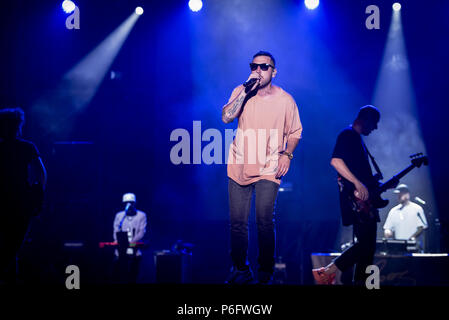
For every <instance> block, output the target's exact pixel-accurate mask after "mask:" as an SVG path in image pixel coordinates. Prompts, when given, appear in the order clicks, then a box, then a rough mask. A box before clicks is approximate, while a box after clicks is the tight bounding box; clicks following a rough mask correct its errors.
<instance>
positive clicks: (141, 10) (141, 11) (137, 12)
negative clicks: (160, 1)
mask: <svg viewBox="0 0 449 320" xmlns="http://www.w3.org/2000/svg"><path fill="white" fill-rule="evenodd" d="M135 12H136V14H137V15H139V16H141V15H142V14H143V8H142V7H137V8H136V11H135Z"/></svg>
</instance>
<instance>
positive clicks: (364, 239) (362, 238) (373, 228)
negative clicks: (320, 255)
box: [334, 220, 377, 285]
mask: <svg viewBox="0 0 449 320" xmlns="http://www.w3.org/2000/svg"><path fill="white" fill-rule="evenodd" d="M353 229H354V235H355V236H356V237H357V242H356V243H354V244H353V245H352V246H350V247H349V248H348V249H346V250H345V251H344V252H343V253H342V254H341V256H339V257H337V258H336V259H335V260H334V263H335V265H336V266H337V268H338V269H340V270H341V271H345V270H348V269H349V268H351V267H352V266H354V264H355V270H354V283H355V284H358V285H364V284H365V280H366V278H367V276H368V274H366V273H365V272H366V267H368V266H369V265H372V264H373V260H374V253H375V252H376V238H377V222H376V221H374V220H373V221H366V222H360V221H355V222H354V225H353Z"/></svg>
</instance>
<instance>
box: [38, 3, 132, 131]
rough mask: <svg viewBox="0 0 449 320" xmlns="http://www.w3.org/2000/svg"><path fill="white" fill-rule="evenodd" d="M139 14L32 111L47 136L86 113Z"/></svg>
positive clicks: (124, 23) (79, 65)
mask: <svg viewBox="0 0 449 320" xmlns="http://www.w3.org/2000/svg"><path fill="white" fill-rule="evenodd" d="M139 17H140V15H137V14H135V13H134V12H133V13H132V14H131V15H130V16H129V17H128V18H127V19H126V20H125V21H124V22H123V23H122V24H121V25H120V26H119V27H118V28H117V29H115V30H114V31H113V32H112V33H111V34H110V35H109V36H108V37H107V38H106V39H104V40H103V41H102V42H101V43H100V44H99V45H98V46H97V47H96V48H95V49H94V50H92V51H91V52H90V53H89V54H88V55H87V56H85V57H84V58H83V59H82V60H81V61H80V62H79V63H78V64H76V65H75V66H74V67H73V68H72V69H71V70H70V71H68V72H67V73H66V74H65V75H64V76H63V78H62V81H61V83H60V84H59V86H58V87H57V88H56V89H55V90H53V91H52V93H51V94H49V95H47V96H45V97H44V98H42V99H40V100H39V101H37V102H36V103H35V104H34V105H33V106H32V109H31V112H32V114H33V115H34V116H36V118H37V119H39V120H38V121H39V122H40V123H41V124H42V125H43V126H44V128H46V129H47V131H48V133H50V132H53V133H60V132H62V131H65V130H67V129H68V128H69V127H70V120H69V118H70V117H71V116H72V115H74V114H75V113H77V112H79V111H81V110H83V109H84V108H85V107H86V106H87V105H88V104H89V103H90V101H91V100H92V98H93V97H94V96H95V93H96V92H97V90H98V87H99V86H100V84H101V82H102V80H103V78H104V76H105V74H106V73H107V71H108V69H109V68H110V66H111V64H112V62H113V61H114V59H115V57H116V56H117V54H118V52H119V51H120V49H121V47H122V45H123V43H124V42H125V40H126V38H127V37H128V35H129V33H130V31H131V30H132V28H133V26H134V24H135V23H136V21H137V19H138V18H139Z"/></svg>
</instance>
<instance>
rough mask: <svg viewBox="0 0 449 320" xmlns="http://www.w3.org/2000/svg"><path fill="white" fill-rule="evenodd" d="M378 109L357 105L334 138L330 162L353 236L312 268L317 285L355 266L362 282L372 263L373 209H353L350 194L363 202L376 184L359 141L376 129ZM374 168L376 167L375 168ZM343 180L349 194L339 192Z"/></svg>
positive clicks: (356, 276) (357, 278) (344, 220)
mask: <svg viewBox="0 0 449 320" xmlns="http://www.w3.org/2000/svg"><path fill="white" fill-rule="evenodd" d="M379 120H380V112H379V110H378V109H377V108H375V107H374V106H370V105H367V106H364V107H362V108H360V110H359V113H358V115H357V118H356V119H355V120H354V122H353V124H352V126H350V127H348V128H346V129H344V130H343V131H342V132H341V133H340V134H339V135H338V138H337V142H336V144H335V147H334V151H333V154H332V160H331V165H332V166H333V167H334V168H335V170H336V171H337V173H338V180H339V185H340V209H341V214H342V223H343V225H344V226H349V225H352V226H353V232H354V235H355V237H356V239H357V241H355V242H354V244H353V245H352V246H351V247H349V248H348V249H346V250H345V251H344V252H343V253H342V254H341V256H339V257H337V258H336V259H335V260H334V261H333V262H332V263H330V264H329V265H328V266H326V267H322V268H319V269H314V270H313V275H314V278H315V280H316V281H317V282H318V283H320V284H331V283H332V282H333V281H334V278H335V274H336V271H337V270H341V271H345V270H347V269H349V268H351V267H353V266H354V265H355V270H354V284H356V285H364V283H365V279H366V276H367V275H366V273H365V270H366V267H367V266H369V265H371V264H372V263H373V258H374V253H375V249H376V235H377V223H378V222H380V219H379V213H378V210H377V209H376V208H374V207H373V208H371V209H370V210H369V212H357V210H356V209H355V208H354V202H353V201H350V199H348V198H350V197H351V196H355V197H356V198H358V199H359V200H362V201H367V200H368V199H369V197H370V191H369V190H370V189H371V188H373V187H375V185H376V184H378V182H377V180H376V178H375V177H373V172H372V170H371V166H370V162H369V152H368V150H367V148H366V146H365V144H364V142H363V140H362V135H363V136H368V135H369V134H370V133H371V132H372V131H374V130H375V129H377V124H378V122H379ZM376 169H377V168H376ZM343 182H345V183H349V184H351V186H353V189H351V193H353V195H352V194H348V192H346V193H345V192H342V188H343Z"/></svg>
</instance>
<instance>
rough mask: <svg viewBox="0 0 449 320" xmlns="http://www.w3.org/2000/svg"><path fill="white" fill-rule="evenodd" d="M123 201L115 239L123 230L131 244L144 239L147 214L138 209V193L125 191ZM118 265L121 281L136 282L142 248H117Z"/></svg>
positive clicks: (116, 221) (116, 272)
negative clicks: (123, 206)
mask: <svg viewBox="0 0 449 320" xmlns="http://www.w3.org/2000/svg"><path fill="white" fill-rule="evenodd" d="M122 201H123V203H124V205H125V210H123V211H120V212H118V213H117V214H116V215H115V219H114V233H113V237H114V241H117V238H118V237H117V234H118V233H119V232H122V233H123V234H124V235H126V236H127V238H128V242H129V243H130V244H132V243H136V242H139V241H140V240H142V239H143V237H144V236H145V232H146V227H147V215H146V214H145V212H143V211H140V210H137V208H136V195H135V194H134V193H125V194H124V195H123V198H122ZM115 256H116V267H115V269H116V270H115V274H116V278H118V279H119V280H118V281H120V282H122V281H125V282H136V281H137V276H138V273H139V265H140V260H141V256H142V252H141V251H140V249H138V248H135V247H132V246H129V247H127V248H125V250H123V251H121V250H115Z"/></svg>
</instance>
